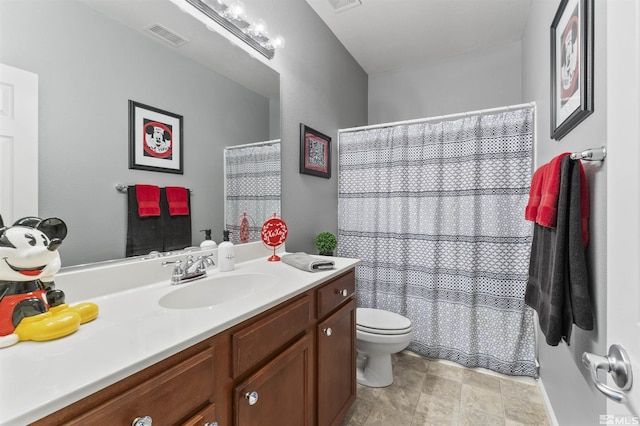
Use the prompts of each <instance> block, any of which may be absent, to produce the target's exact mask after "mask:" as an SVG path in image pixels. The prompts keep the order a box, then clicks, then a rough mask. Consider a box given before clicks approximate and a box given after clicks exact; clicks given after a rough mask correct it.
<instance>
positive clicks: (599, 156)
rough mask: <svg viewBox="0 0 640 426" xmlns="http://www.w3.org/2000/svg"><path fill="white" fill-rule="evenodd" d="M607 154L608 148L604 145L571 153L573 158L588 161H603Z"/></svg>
mask: <svg viewBox="0 0 640 426" xmlns="http://www.w3.org/2000/svg"><path fill="white" fill-rule="evenodd" d="M606 156H607V148H605V147H604V146H602V147H600V148H591V149H587V150H585V151H582V152H574V153H572V154H571V159H572V160H587V161H603V160H604V159H605V157H606Z"/></svg>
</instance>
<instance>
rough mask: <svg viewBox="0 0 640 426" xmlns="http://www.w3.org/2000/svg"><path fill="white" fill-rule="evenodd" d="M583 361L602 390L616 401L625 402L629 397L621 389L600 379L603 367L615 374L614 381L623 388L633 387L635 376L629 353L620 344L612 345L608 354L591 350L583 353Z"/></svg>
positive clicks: (594, 382) (596, 384)
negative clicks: (595, 352)
mask: <svg viewBox="0 0 640 426" xmlns="http://www.w3.org/2000/svg"><path fill="white" fill-rule="evenodd" d="M582 362H583V363H584V365H585V366H586V367H587V368H588V369H589V370H590V371H591V380H592V381H593V384H594V385H595V386H596V388H598V390H599V391H600V392H602V393H603V394H605V395H606V396H607V397H609V398H611V399H613V400H614V401H616V402H619V403H622V404H624V403H625V402H626V401H627V397H626V395H625V394H624V393H622V392H620V391H619V390H616V389H613V388H611V387H609V386H607V385H605V384H604V383H602V382H601V381H600V379H598V370H600V369H602V370H605V371H606V372H608V373H610V374H611V375H612V376H613V381H614V382H615V384H616V385H618V387H619V388H620V389H621V390H623V391H626V390H629V389H631V383H632V382H633V376H632V375H631V363H630V362H629V355H627V352H626V351H625V350H624V348H623V347H622V346H620V345H611V347H610V348H609V354H608V355H607V356H600V355H594V354H592V353H589V352H585V353H583V354H582Z"/></svg>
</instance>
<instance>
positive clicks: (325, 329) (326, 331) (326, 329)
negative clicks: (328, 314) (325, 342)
mask: <svg viewBox="0 0 640 426" xmlns="http://www.w3.org/2000/svg"><path fill="white" fill-rule="evenodd" d="M322 332H323V333H324V334H326V335H327V336H331V335H332V334H333V330H332V329H331V327H327V328H324V329H322Z"/></svg>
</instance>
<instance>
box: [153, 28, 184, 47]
mask: <svg viewBox="0 0 640 426" xmlns="http://www.w3.org/2000/svg"><path fill="white" fill-rule="evenodd" d="M145 30H146V31H147V32H149V33H151V34H153V35H154V36H156V37H158V38H160V39H162V40H163V41H165V42H167V43H169V44H170V45H172V46H174V47H178V46H182V45H183V44H185V43H188V42H189V40H187V39H186V38H184V37H182V36H180V35H178V34H176V33H174V32H173V31H171V30H170V29H168V28H165V27H163V26H162V25H160V24H153V25H151V26H150V27H149V28H146V29H145Z"/></svg>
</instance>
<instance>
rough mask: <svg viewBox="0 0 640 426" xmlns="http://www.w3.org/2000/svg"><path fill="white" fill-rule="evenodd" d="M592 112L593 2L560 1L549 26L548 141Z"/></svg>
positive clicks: (590, 0) (589, 0) (568, 130)
mask: <svg viewBox="0 0 640 426" xmlns="http://www.w3.org/2000/svg"><path fill="white" fill-rule="evenodd" d="M592 112H593V0H562V1H561V2H560V6H559V7H558V11H557V12H556V16H555V17H554V18H553V22H552V23H551V138H552V139H556V140H560V139H562V138H563V137H564V136H565V135H566V134H567V133H569V132H570V131H571V130H573V128H574V127H576V126H577V125H578V124H580V123H581V122H582V121H583V120H584V119H585V118H587V117H588V116H589V115H591V113H592Z"/></svg>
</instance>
